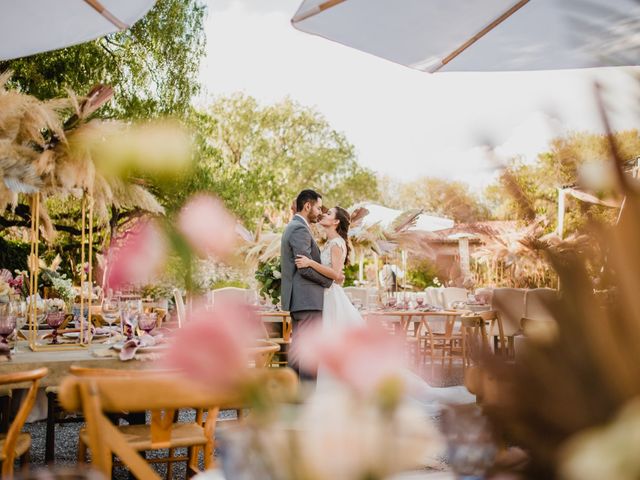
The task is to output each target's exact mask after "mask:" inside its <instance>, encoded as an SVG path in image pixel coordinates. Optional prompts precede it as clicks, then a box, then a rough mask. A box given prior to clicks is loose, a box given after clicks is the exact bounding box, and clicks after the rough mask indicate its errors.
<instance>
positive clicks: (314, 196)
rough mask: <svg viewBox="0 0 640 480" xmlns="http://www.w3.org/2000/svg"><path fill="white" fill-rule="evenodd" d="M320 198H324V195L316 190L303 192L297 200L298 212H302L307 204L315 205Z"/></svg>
mask: <svg viewBox="0 0 640 480" xmlns="http://www.w3.org/2000/svg"><path fill="white" fill-rule="evenodd" d="M319 198H322V195H320V194H319V193H318V192H316V191H315V190H302V191H301V192H300V193H299V194H298V197H297V198H296V212H300V211H301V210H302V209H303V208H304V204H305V203H307V202H311V203H315V202H317V201H318V199H319Z"/></svg>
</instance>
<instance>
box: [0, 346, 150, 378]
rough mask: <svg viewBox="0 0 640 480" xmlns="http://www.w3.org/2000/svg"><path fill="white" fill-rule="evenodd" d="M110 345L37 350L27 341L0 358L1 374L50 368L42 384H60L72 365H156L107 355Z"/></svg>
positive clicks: (125, 367) (133, 367) (129, 367)
mask: <svg viewBox="0 0 640 480" xmlns="http://www.w3.org/2000/svg"><path fill="white" fill-rule="evenodd" d="M108 349H109V345H106V344H100V343H97V344H93V345H90V346H89V347H86V348H82V349H78V350H47V351H41V352H34V351H32V350H31V349H30V348H29V343H28V342H26V341H20V342H18V344H17V346H16V352H15V353H14V354H12V355H11V360H0V374H5V373H14V372H22V371H25V370H31V369H34V368H40V367H47V368H48V369H49V374H48V375H47V376H46V377H44V378H43V379H42V381H41V382H40V384H41V385H42V386H43V387H54V386H58V385H60V382H61V381H62V379H63V378H64V377H65V376H66V375H67V374H68V373H69V367H70V366H71V365H80V366H82V367H89V368H92V367H93V368H113V369H118V370H140V369H153V368H157V365H156V362H154V361H151V360H149V361H139V360H129V361H127V362H123V361H121V360H120V359H119V358H118V357H117V356H116V355H113V356H111V355H108Z"/></svg>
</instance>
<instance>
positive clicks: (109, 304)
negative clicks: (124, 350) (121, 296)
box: [102, 298, 120, 343]
mask: <svg viewBox="0 0 640 480" xmlns="http://www.w3.org/2000/svg"><path fill="white" fill-rule="evenodd" d="M102 318H104V321H105V322H107V323H108V324H109V340H108V343H111V342H112V337H113V324H114V323H116V320H118V319H119V318H120V306H119V305H118V302H115V301H113V300H112V299H110V298H108V299H106V300H104V302H102Z"/></svg>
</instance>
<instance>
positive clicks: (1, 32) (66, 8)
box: [0, 0, 156, 60]
mask: <svg viewBox="0 0 640 480" xmlns="http://www.w3.org/2000/svg"><path fill="white" fill-rule="evenodd" d="M155 1H156V0H53V1H52V0H10V1H5V2H2V4H1V5H0V60H10V59H13V58H19V57H26V56H28V55H33V54H36V53H40V52H46V51H49V50H56V49H58V48H63V47H68V46H70V45H76V44H78V43H83V42H87V41H89V40H93V39H94V38H98V37H101V36H103V35H107V34H109V33H113V32H117V31H119V30H126V29H127V28H129V27H130V26H131V25H133V24H134V23H135V22H137V21H138V20H140V19H141V18H142V17H144V16H145V14H146V13H147V12H148V11H149V10H150V9H151V7H153V5H154V4H155Z"/></svg>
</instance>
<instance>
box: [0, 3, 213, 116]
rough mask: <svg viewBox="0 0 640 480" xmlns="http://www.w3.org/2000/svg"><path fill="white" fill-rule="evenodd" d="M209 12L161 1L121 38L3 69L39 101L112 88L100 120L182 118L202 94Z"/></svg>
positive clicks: (192, 5)
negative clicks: (94, 88)
mask: <svg viewBox="0 0 640 480" xmlns="http://www.w3.org/2000/svg"><path fill="white" fill-rule="evenodd" d="M205 13H206V8H205V6H204V5H203V3H202V2H201V1H200V0H158V2H157V3H156V5H155V6H154V7H153V8H152V9H151V11H150V12H149V13H148V14H147V15H146V16H145V17H144V18H143V19H142V20H140V21H139V22H137V23H136V24H135V25H133V26H132V27H131V28H129V29H127V30H126V31H124V32H118V33H114V34H111V35H107V36H105V37H102V38H99V39H97V40H94V41H90V42H86V43H82V44H80V45H75V46H72V47H68V48H63V49H60V50H54V51H52V52H46V53H41V54H38V55H32V56H30V57H25V58H19V59H15V60H9V61H4V62H0V72H2V71H5V70H7V69H10V70H13V71H14V75H13V77H12V82H13V84H14V86H17V87H18V88H19V89H20V90H22V91H23V92H25V93H29V94H31V95H34V96H35V97H37V98H40V99H49V98H55V97H61V96H66V95H67V89H70V90H72V91H74V92H75V93H77V94H79V95H84V94H85V93H86V92H87V91H88V90H89V89H90V88H91V87H92V86H93V85H95V84H97V83H106V84H109V85H111V86H112V87H114V89H115V93H116V94H115V98H114V101H113V102H111V104H110V106H108V107H106V108H103V109H101V110H100V111H99V115H102V116H113V117H118V118H127V119H131V118H148V117H153V116H157V115H167V114H171V115H179V116H182V115H184V114H185V113H186V112H187V111H188V110H189V107H190V104H191V100H192V98H193V96H194V95H195V94H196V93H197V92H198V91H199V89H200V84H199V82H198V71H199V67H200V59H201V58H202V56H203V54H204V46H205V34H204V18H205Z"/></svg>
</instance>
